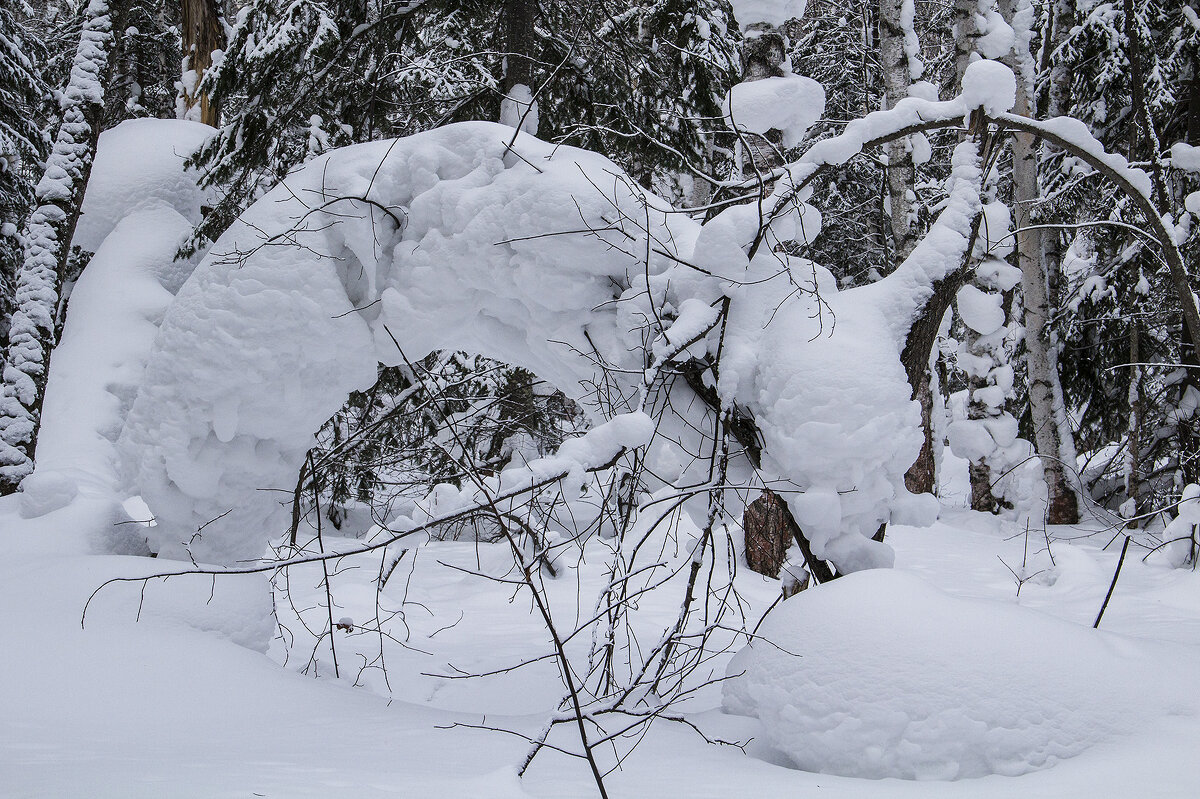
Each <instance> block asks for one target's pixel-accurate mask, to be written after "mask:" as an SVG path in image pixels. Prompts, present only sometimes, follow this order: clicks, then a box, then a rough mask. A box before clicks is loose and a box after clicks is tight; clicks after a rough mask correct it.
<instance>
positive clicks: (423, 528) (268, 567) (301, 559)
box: [79, 449, 628, 628]
mask: <svg viewBox="0 0 1200 799" xmlns="http://www.w3.org/2000/svg"><path fill="white" fill-rule="evenodd" d="M627 453H628V450H626V449H621V451H620V452H618V453H617V454H616V455H615V456H613V458H612V459H611V460H609V461H608V462H606V463H603V464H600V465H598V466H591V467H588V468H585V469H583V470H582V471H583V472H584V473H585V474H595V473H596V472H603V471H606V470H608V469H611V468H612V467H613V466H616V465H617V463H619V462H620V460H621V458H623V457H625V455H626V454H627ZM573 471H574V470H573V469H564V470H562V471H561V472H558V473H556V474H553V475H551V476H549V477H545V478H542V479H540V480H535V481H534V482H532V483H530V484H529V485H528V486H522V487H521V488H515V489H511V490H509V491H505V492H503V493H500V494H497V495H496V496H495V497H494V498H493V501H494V502H505V501H508V500H511V499H516V498H518V497H521V496H525V495H527V494H531V493H533V492H535V491H539V490H541V489H543V488H546V487H547V486H550V485H553V484H554V483H559V482H561V481H563V480H566V479H567V478H568V477H570V476H571V474H572V472H573ZM484 507H485V506H484V505H473V506H471V507H469V508H463V509H459V510H455V511H451V512H449V513H446V514H444V515H442V516H437V517H434V518H432V519H429V520H427V521H425V522H422V523H421V524H418V525H416V526H414V527H412V528H409V529H407V530H401V531H394V530H390V529H389V530H388V532H390V533H392V535H390V536H388V537H387V538H386V539H384V540H382V541H376V542H374V543H371V544H367V545H365V546H361V547H358V548H357V549H350V550H346V551H343V552H328V553H321V554H316V555H303V556H298V557H292V558H284V559H283V560H274V561H269V562H266V563H255V564H250V565H246V566H214V567H207V568H206V567H202V566H197V567H195V568H191V569H177V570H175V571H162V572H155V573H154V574H146V575H142V576H140V577H111V578H109V579H107V580H105V581H104V582H103V583H101V584H100V585H99V586H97V587H96V590H94V591H92V593H91V594H90V595H89V596H88V599H87V602H85V603H84V605H83V613H82V615H81V617H80V619H79V625H80V627H81V628H82V627H85V626H86V622H87V611H88V606H89V605H91V603H92V600H93V599H95V598H96V595H97V594H98V593H100V591H102V590H103V589H104V588H105V587H107V586H109V585H112V584H114V583H134V582H147V581H149V580H156V579H164V580H165V579H168V578H171V577H182V576H184V575H188V574H206V575H212V576H217V575H223V574H263V573H266V572H274V571H278V570H280V569H286V568H288V567H289V566H300V565H303V564H306V563H322V562H325V561H330V560H339V559H341V558H350V557H354V556H355V555H363V554H365V553H367V552H376V551H378V550H381V549H384V548H386V547H388V546H390V545H392V544H394V543H396V542H397V541H400V540H402V539H404V538H408V537H409V536H411V535H416V534H417V533H423V532H428V531H429V530H431V529H433V528H435V527H437V526H438V525H440V524H447V523H449V522H455V521H459V520H461V519H464V518H467V517H469V516H473V515H476V514H478V513H479V512H480V511H481V510H483V509H484ZM385 529H387V528H385Z"/></svg>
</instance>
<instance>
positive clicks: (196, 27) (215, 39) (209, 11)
mask: <svg viewBox="0 0 1200 799" xmlns="http://www.w3.org/2000/svg"><path fill="white" fill-rule="evenodd" d="M182 2H183V9H182V10H183V56H184V58H187V59H188V64H189V66H190V67H191V69H192V70H194V71H195V73H196V80H197V81H199V80H200V78H201V77H203V76H204V73H205V71H206V70H207V69H208V68H209V67H211V66H212V54H213V51H214V50H220V49H222V48H223V47H224V46H225V29H224V27H223V26H222V25H221V11H220V9H219V8H218V7H217V0H182ZM184 102H185V103H187V107H188V108H193V107H194V106H195V105H196V104H197V103H198V104H199V105H200V121H201V122H203V123H204V124H205V125H212V126H213V127H214V128H215V127H217V125H218V124H219V123H220V120H221V112H220V109H219V108H218V107H217V104H216V103H214V102H213V101H212V99H211V98H210V97H209V96H208V95H207V94H200V95H199V96H191V95H189V94H187V93H186V92H185V93H184Z"/></svg>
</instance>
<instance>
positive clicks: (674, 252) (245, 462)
mask: <svg viewBox="0 0 1200 799" xmlns="http://www.w3.org/2000/svg"><path fill="white" fill-rule="evenodd" d="M963 83H964V88H963V93H962V94H961V95H960V96H959V97H957V98H955V99H953V100H950V101H944V102H932V101H926V100H920V99H916V98H910V99H909V100H906V101H904V102H902V103H900V104H898V105H897V107H896V108H894V109H891V110H889V111H885V112H878V113H875V114H872V115H869V116H868V117H866V118H864V119H862V120H858V121H856V122H853V123H851V124H850V125H848V126H847V128H846V131H845V132H844V133H843V134H842V135H841V136H839V137H836V138H833V139H828V140H825V141H822V142H820V143H819V144H817V145H815V146H813V147H811V148H810V149H809V150H808V152H806V153H805V155H804V156H803V157H802V158H801V159H800V161H798V162H796V163H793V164H791V165H788V166H787V167H785V168H781V169H780V170H777V173H778V177H779V178H780V179H779V180H778V181H777V182H776V187H775V190H774V193H773V194H772V195H771V196H766V197H763V196H760V197H758V198H757V200H756V201H752V202H749V203H747V204H741V205H734V206H732V207H729V208H727V209H725V210H724V211H723V212H721V213H720V214H718V215H717V216H716V217H715V218H713V219H712V220H711V221H710V222H708V223H707V224H705V225H703V226H701V225H699V224H697V223H695V222H694V221H693V220H691V219H690V218H689V217H687V216H685V215H683V214H678V213H675V212H673V211H672V209H671V208H669V207H668V206H667V205H666V204H665V203H663V202H662V201H661V200H658V199H657V198H655V197H653V196H651V195H649V194H647V193H646V192H645V191H643V190H642V189H640V188H639V187H637V186H636V185H635V184H634V183H633V182H632V181H630V180H629V179H628V178H627V177H625V176H624V175H623V173H622V172H621V171H620V170H619V168H617V167H616V166H615V165H614V164H612V163H611V162H610V161H608V160H607V159H605V158H603V157H602V156H599V155H596V154H593V153H589V152H585V151H580V150H574V149H571V148H566V147H557V148H555V147H551V146H550V145H547V144H544V143H542V142H540V141H538V140H537V139H535V138H533V137H530V136H528V135H524V134H516V135H514V133H513V131H512V130H511V129H510V128H505V127H502V126H495V125H492V124H489V123H465V124H460V125H454V126H450V127H447V128H443V129H440V130H436V131H432V132H429V133H425V134H421V135H417V136H413V137H410V138H408V139H401V140H395V141H391V142H377V143H371V144H364V145H359V146H355V147H350V148H345V149H342V150H337V151H334V152H331V153H329V154H327V155H325V156H323V157H321V158H318V159H316V160H314V161H313V162H311V163H310V164H308V165H307V166H306V167H304V168H303V169H301V170H299V171H297V172H296V173H294V174H293V175H291V176H289V178H288V179H287V180H285V181H284V182H283V184H281V185H280V186H279V187H277V188H276V189H274V190H273V191H272V192H271V193H270V194H268V195H267V196H266V197H264V198H263V199H262V200H260V201H259V202H258V203H257V204H255V205H254V206H253V207H252V208H251V209H250V210H248V211H247V212H246V213H245V214H244V215H243V216H242V217H241V219H240V220H239V221H238V222H237V224H235V225H234V226H233V227H232V228H231V229H230V230H229V231H228V232H227V233H226V234H225V235H224V236H223V237H222V238H221V239H220V240H219V241H218V242H217V243H216V244H215V245H214V246H213V248H212V250H211V252H210V253H209V255H208V256H207V257H206V259H205V260H204V262H203V263H202V264H201V265H200V266H199V267H198V268H197V270H196V273H195V274H194V276H193V277H192V279H191V280H190V281H189V282H188V283H187V284H186V285H185V286H184V287H183V289H182V290H181V291H180V293H179V296H178V298H177V299H176V301H175V302H174V304H173V305H172V306H171V308H170V309H169V310H168V312H167V314H166V318H165V321H164V322H163V324H162V327H161V329H160V331H159V334H158V338H157V341H156V343H155V346H154V351H153V353H152V354H151V356H150V359H149V363H148V365H147V367H146V372H145V376H144V379H143V384H142V387H141V389H140V392H139V394H138V396H137V399H136V401H135V402H134V404H133V407H132V410H131V412H130V414H129V417H128V419H127V421H126V424H125V428H124V431H123V433H122V435H121V439H120V449H121V451H122V453H123V456H124V461H125V463H126V464H127V465H128V469H129V475H128V477H129V480H128V482H129V486H130V488H131V489H132V490H133V491H135V492H138V493H140V494H141V496H142V497H143V498H144V499H145V500H146V502H147V503H148V504H149V506H150V508H151V509H152V510H153V511H154V513H155V515H156V517H157V519H158V526H157V527H156V528H154V530H152V531H151V533H150V537H151V541H150V543H151V546H152V548H153V549H155V550H156V551H158V552H160V553H161V554H164V555H168V556H172V557H181V556H185V555H190V556H191V557H194V558H196V559H198V560H204V561H209V562H224V563H229V562H233V561H237V560H243V559H248V558H255V557H257V556H259V555H261V554H262V552H263V548H264V546H265V544H266V542H267V541H268V540H269V539H270V538H272V537H273V536H276V535H278V534H279V533H280V532H282V531H283V530H285V529H287V525H286V523H285V521H284V518H283V517H284V515H285V511H284V508H283V506H284V505H285V504H286V502H287V501H288V500H290V495H291V489H292V486H293V485H294V483H295V475H296V473H297V471H298V470H299V468H300V465H301V463H302V461H303V459H304V456H305V453H306V452H307V450H308V449H309V447H310V446H311V442H312V433H313V431H315V430H316V429H317V428H318V427H319V426H320V425H321V424H322V422H324V421H325V420H326V419H327V418H328V417H329V416H330V415H332V414H333V413H334V412H335V411H336V410H337V409H338V408H339V407H340V406H341V404H342V403H343V401H344V400H345V398H346V396H347V394H348V393H349V392H350V391H352V390H355V389H364V388H367V387H369V386H370V385H371V384H372V383H373V382H374V380H375V378H376V368H377V364H378V363H384V364H402V363H404V362H405V361H406V360H407V361H413V360H415V359H416V358H420V357H423V356H424V355H425V354H427V353H428V352H430V351H431V350H434V349H446V348H450V349H468V350H473V351H476V352H479V353H481V354H484V355H487V356H489V357H494V358H497V359H499V360H502V361H505V362H508V363H512V364H514V365H519V366H522V367H525V368H527V369H529V370H530V371H532V372H534V373H536V374H538V375H539V376H540V377H542V378H543V379H545V380H547V381H548V382H550V383H552V384H553V385H555V386H557V387H559V388H561V389H562V390H564V391H565V392H566V393H567V394H568V395H571V396H572V397H574V398H576V399H578V400H580V401H582V402H583V404H584V405H585V406H588V404H589V397H591V398H592V400H597V397H596V396H595V394H596V387H597V386H599V385H607V386H609V387H610V388H611V389H613V390H615V396H618V397H620V400H619V401H618V402H617V403H616V404H615V405H614V404H613V402H612V396H613V394H612V393H611V392H610V395H609V397H608V402H607V406H606V407H601V406H602V404H603V403H599V402H598V401H593V402H592V404H591V406H590V411H591V413H592V416H593V419H594V421H596V422H600V421H603V420H604V419H605V418H608V417H611V416H613V415H614V414H619V413H621V412H623V411H624V412H642V411H645V412H647V413H649V414H650V415H652V416H653V417H655V418H656V420H657V421H658V427H657V429H656V430H655V432H654V433H653V435H652V436H651V439H652V440H651V439H648V440H629V441H624V442H623V446H624V447H626V448H630V449H632V448H638V447H641V446H645V445H649V447H648V449H647V451H646V452H645V457H644V462H645V464H646V466H647V473H648V474H649V475H658V478H651V480H652V481H653V480H654V479H658V480H660V481H666V482H669V483H672V484H674V485H676V486H683V485H689V486H706V485H707V486H708V487H709V490H708V491H707V492H706V491H700V492H697V493H696V496H697V497H701V499H697V500H696V501H695V502H693V503H692V504H693V505H694V506H695V507H694V508H693V510H695V511H699V512H700V516H701V517H702V516H703V515H704V514H706V513H707V512H708V505H707V502H706V501H705V500H704V499H703V494H705V493H709V492H711V491H713V490H715V491H719V492H721V493H723V494H724V495H725V498H724V499H723V502H725V510H726V512H728V513H729V514H730V515H736V514H737V513H738V512H739V511H740V508H739V503H741V502H744V501H745V500H746V499H747V496H746V494H747V493H748V490H747V491H738V490H731V489H738V488H741V489H750V488H751V487H752V486H756V485H757V486H761V485H764V484H765V485H770V486H772V487H773V488H776V489H777V490H779V492H780V493H781V494H783V495H785V496H786V498H787V502H788V506H789V508H790V511H791V513H792V515H793V516H794V517H795V520H796V521H797V522H798V524H799V527H800V528H801V529H802V530H803V531H804V533H805V535H806V536H807V538H808V540H809V542H810V543H811V551H812V554H813V555H814V556H815V557H816V558H818V559H822V560H828V561H830V562H832V563H833V564H834V566H835V567H836V568H837V570H838V571H839V572H841V573H845V572H849V571H856V570H859V569H863V568H870V567H876V566H883V565H888V564H890V562H891V552H890V549H889V548H888V547H886V545H883V544H881V543H878V542H875V541H873V540H871V537H872V536H873V534H874V533H875V532H876V530H877V529H878V527H879V525H880V524H881V523H883V522H887V521H889V520H891V519H894V518H898V517H899V518H904V519H907V520H920V519H922V518H925V519H928V518H929V512H930V511H931V510H932V508H931V507H930V505H932V504H933V502H934V501H933V500H932V499H931V498H928V497H923V498H914V497H913V495H911V494H909V493H908V492H907V490H906V489H905V487H904V482H903V475H904V472H905V470H906V469H907V468H908V466H909V465H910V464H911V463H912V462H913V459H914V458H915V456H916V453H917V449H918V448H919V446H920V433H919V415H918V407H917V405H915V404H914V403H913V402H912V400H911V389H910V384H912V382H913V375H912V374H911V365H910V364H909V363H908V362H909V361H910V360H915V361H916V362H919V363H920V364H924V363H925V362H926V361H927V359H928V356H927V351H926V354H925V356H924V357H921V356H920V353H919V352H918V355H917V357H916V358H915V359H914V358H911V357H910V355H911V351H913V350H914V349H919V345H920V343H921V341H920V339H921V333H922V330H923V329H924V328H926V327H930V325H929V324H926V323H927V322H928V321H929V319H930V318H931V317H932V316H937V314H931V313H930V312H929V309H930V308H931V307H932V308H933V309H934V311H936V310H937V308H936V305H937V303H938V302H939V301H940V298H944V295H946V294H947V293H948V294H949V295H950V296H953V294H954V291H955V290H957V285H961V279H962V275H963V272H964V270H965V269H966V267H967V265H968V263H969V261H970V256H971V253H972V251H973V248H974V251H975V252H976V253H977V254H978V252H979V250H980V249H983V250H986V249H987V248H988V247H990V246H992V245H993V244H994V242H991V241H989V236H992V237H994V238H1002V237H1003V236H1005V235H1006V231H1000V232H995V231H993V232H992V233H991V234H983V235H981V232H980V220H981V216H982V212H981V202H980V186H981V183H982V180H983V167H984V162H983V157H984V155H985V154H986V152H987V151H991V150H992V149H994V148H993V147H992V138H993V137H990V136H989V133H988V125H989V122H988V120H989V119H999V120H1000V122H1001V124H1002V125H1004V126H1006V127H1010V128H1012V127H1019V126H1026V127H1030V126H1033V128H1034V129H1035V131H1037V130H1040V127H1045V134H1046V135H1054V136H1058V137H1059V138H1062V131H1064V130H1065V128H1064V127H1063V126H1061V125H1060V126H1057V127H1053V126H1049V125H1041V126H1040V123H1032V122H1031V121H1029V120H1024V121H1022V120H1023V119H1024V118H1017V117H1014V116H1012V115H1011V114H1009V113H1008V112H1009V110H1010V109H1011V107H1012V104H1013V102H1014V96H1015V91H1016V86H1015V80H1014V78H1013V75H1012V73H1011V72H1010V71H1009V70H1008V69H1007V68H1006V67H1004V66H1002V65H1000V64H998V63H996V62H987V61H984V62H979V63H976V64H973V65H971V67H970V68H969V69H968V70H967V74H966V75H965V77H964V81H963ZM814 102H817V103H819V102H820V100H819V99H814ZM807 116H810V117H811V118H814V119H815V118H816V116H819V113H818V114H813V115H807ZM953 126H970V127H972V128H973V130H974V132H975V135H974V136H973V137H972V138H971V139H969V140H968V141H965V142H964V143H963V144H961V145H959V147H958V148H957V150H956V153H955V158H954V169H953V173H952V175H951V178H950V181H949V183H948V185H947V193H948V195H949V198H948V201H947V203H946V205H945V207H944V209H943V210H942V212H941V213H940V215H939V217H938V219H937V221H936V223H935V224H934V225H933V227H932V229H931V230H930V232H929V234H928V235H927V236H926V237H925V238H924V239H923V240H922V241H921V242H919V243H918V244H917V246H916V247H915V248H914V250H913V252H912V253H911V254H910V255H909V257H908V258H907V259H906V260H905V262H904V263H903V264H902V265H901V266H900V267H899V268H898V269H897V270H896V271H895V272H894V273H893V274H892V275H890V276H889V277H887V278H886V279H884V280H882V281H880V282H878V283H875V284H873V285H870V286H866V287H863V288H858V289H851V290H847V291H843V292H838V291H837V290H836V287H835V286H834V282H833V280H832V279H831V278H830V276H829V273H828V272H827V270H825V269H824V268H822V267H821V266H820V265H817V264H814V263H812V262H811V261H807V260H804V259H798V258H789V257H786V256H784V255H782V254H781V253H779V252H777V251H776V247H775V246H774V245H775V243H776V242H778V241H783V240H790V239H798V240H800V241H804V240H811V239H812V238H813V237H814V235H815V234H816V231H819V213H818V212H817V211H816V209H814V208H813V207H811V206H809V205H808V204H807V203H806V202H805V200H806V199H807V196H808V192H809V191H810V189H809V188H808V186H809V184H810V183H812V182H813V179H814V176H816V175H818V174H819V173H820V171H821V170H822V169H823V168H824V167H825V166H828V165H831V164H838V163H844V162H845V161H846V160H848V159H849V158H851V157H853V156H854V155H856V154H858V153H859V152H861V151H862V150H863V148H864V147H868V146H873V145H878V144H882V143H886V142H888V141H891V140H894V139H896V138H898V137H900V136H903V135H909V134H912V133H917V132H920V131H923V130H930V129H934V128H938V127H953ZM1039 126H1040V127H1039ZM1068 138H1070V137H1068ZM1067 144H1068V145H1070V144H1071V142H1070V141H1067ZM1087 144H1088V143H1087V142H1084V143H1083V144H1082V145H1077V146H1076V149H1081V148H1082V149H1087V147H1085V145H1087ZM1084 154H1085V155H1087V156H1088V157H1089V159H1090V160H1092V161H1095V162H1097V164H1099V166H1100V167H1103V170H1102V171H1105V172H1106V174H1110V177H1112V179H1114V180H1118V181H1120V180H1124V181H1125V182H1127V183H1128V182H1130V180H1132V179H1134V178H1136V177H1137V175H1134V174H1133V172H1132V171H1131V170H1128V169H1127V168H1126V166H1125V165H1124V162H1123V160H1121V163H1119V164H1118V163H1116V162H1115V161H1113V160H1112V158H1111V157H1106V156H1103V154H1102V153H1101V154H1095V153H1087V152H1085V153H1084ZM1138 174H1140V173H1138ZM1131 176H1132V177H1131ZM1153 221H1156V222H1158V224H1159V225H1160V226H1161V220H1158V219H1155V220H1153ZM1174 255H1175V256H1176V257H1177V255H1178V253H1177V251H1176V252H1175V253H1174ZM1170 256H1171V254H1170V253H1168V257H1170ZM956 281H958V282H957V283H956ZM938 320H940V316H937V319H934V321H933V324H932V328H934V329H936V327H937V321H938ZM906 367H908V372H909V373H908V374H906ZM684 377H686V378H687V379H683V378H684ZM622 404H623V405H624V407H620V406H621V405H622ZM739 420H741V422H745V421H746V420H750V422H749V424H748V425H747V424H742V423H740V422H739ZM633 427H634V428H636V429H642V428H641V426H640V425H634V426H633ZM747 427H748V428H749V434H747ZM739 428H740V432H741V435H738V433H739ZM731 436H732V437H734V438H737V439H738V440H737V441H736V442H735V445H734V451H733V453H732V458H731V460H730V461H729V470H728V475H727V480H725V481H724V482H722V484H721V485H720V486H715V485H711V484H710V481H711V480H712V473H711V464H712V462H713V459H714V458H715V452H716V440H717V439H720V438H725V437H731ZM738 445H740V446H738ZM610 454H611V453H610ZM560 465H561V464H560ZM650 487H651V488H653V487H654V486H653V485H651V486H650ZM273 491H284V492H286V493H284V494H280V495H275V494H273V493H272V492H273ZM281 499H282V500H284V501H280V500H281ZM463 501H464V502H468V501H470V500H469V498H468V497H465V496H464V498H463ZM392 522H393V526H394V525H400V526H401V527H403V526H404V524H405V522H404V521H403V520H392ZM409 522H411V520H409Z"/></svg>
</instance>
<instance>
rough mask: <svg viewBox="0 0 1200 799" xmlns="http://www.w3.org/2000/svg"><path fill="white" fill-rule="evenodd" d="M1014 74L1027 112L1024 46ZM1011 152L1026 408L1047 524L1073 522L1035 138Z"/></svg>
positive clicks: (1019, 4) (1008, 13) (1025, 0)
mask: <svg viewBox="0 0 1200 799" xmlns="http://www.w3.org/2000/svg"><path fill="white" fill-rule="evenodd" d="M1028 4H1029V0H1005V1H1004V3H1003V4H1002V11H1003V13H1004V15H1005V17H1006V18H1007V19H1010V20H1012V19H1013V18H1014V16H1015V14H1016V13H1018V12H1020V11H1022V10H1026V11H1027V10H1028ZM1009 63H1010V66H1011V67H1012V68H1013V72H1015V73H1016V74H1017V102H1016V106H1015V107H1014V109H1013V111H1014V112H1015V113H1016V114H1020V115H1023V116H1029V115H1030V113H1031V111H1032V110H1033V109H1032V103H1031V92H1032V87H1033V75H1032V72H1033V59H1032V57H1031V55H1030V54H1029V52H1028V50H1026V51H1025V52H1017V53H1015V54H1013V55H1012V56H1010V59H1009ZM1012 152H1013V170H1012V171H1013V225H1014V227H1015V228H1016V230H1017V235H1016V253H1017V265H1018V267H1020V269H1021V295H1022V298H1023V301H1024V306H1025V348H1026V371H1027V373H1028V380H1029V408H1030V414H1031V415H1032V417H1033V428H1034V446H1035V448H1036V450H1037V452H1038V454H1039V455H1041V456H1042V458H1041V461H1042V469H1043V473H1044V475H1045V479H1046V492H1047V497H1046V499H1047V508H1046V514H1047V516H1046V520H1047V522H1049V523H1050V524H1075V523H1077V522H1078V521H1079V502H1078V498H1077V497H1076V495H1075V492H1074V491H1073V490H1072V489H1071V486H1070V483H1069V482H1068V475H1067V469H1066V467H1065V466H1064V464H1063V457H1062V455H1063V446H1062V436H1061V433H1060V427H1059V420H1058V411H1057V409H1056V402H1055V399H1056V394H1057V393H1058V392H1056V390H1055V389H1056V386H1057V383H1058V369H1057V364H1056V363H1055V358H1054V351H1053V348H1052V346H1051V340H1050V309H1051V305H1050V296H1049V288H1048V283H1047V269H1046V267H1045V263H1044V261H1043V252H1044V250H1043V246H1042V235H1041V234H1042V231H1041V230H1033V229H1030V226H1031V225H1033V224H1034V221H1033V218H1032V211H1033V205H1034V204H1035V203H1036V202H1037V201H1038V200H1039V199H1040V190H1039V187H1038V160H1039V159H1038V150H1037V144H1036V140H1035V138H1034V136H1032V135H1031V134H1029V133H1014V134H1013V137H1012Z"/></svg>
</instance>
